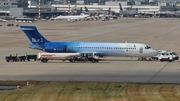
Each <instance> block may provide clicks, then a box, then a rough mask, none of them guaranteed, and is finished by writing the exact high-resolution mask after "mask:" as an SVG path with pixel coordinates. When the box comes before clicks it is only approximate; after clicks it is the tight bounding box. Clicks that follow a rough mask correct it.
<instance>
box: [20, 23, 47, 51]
mask: <svg viewBox="0 0 180 101" xmlns="http://www.w3.org/2000/svg"><path fill="white" fill-rule="evenodd" d="M20 28H21V30H23V31H24V33H25V34H26V36H27V37H28V38H29V40H30V41H31V43H32V45H31V47H30V48H36V49H43V48H44V43H45V42H50V41H48V40H46V39H45V38H44V37H43V36H42V35H41V34H40V33H39V32H38V30H37V28H36V27H35V26H20Z"/></svg>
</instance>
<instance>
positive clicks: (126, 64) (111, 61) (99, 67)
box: [0, 18, 180, 83]
mask: <svg viewBox="0 0 180 101" xmlns="http://www.w3.org/2000/svg"><path fill="white" fill-rule="evenodd" d="M8 23H13V24H16V23H15V22H14V21H10V22H1V23H0V24H1V25H2V26H0V30H1V32H0V80H40V81H89V82H128V83H180V79H179V78H180V66H179V65H180V62H178V61H174V62H160V61H137V58H134V57H133V58H131V57H109V58H103V60H104V61H100V62H99V63H90V62H88V63H69V62H68V61H65V62H62V61H49V62H48V63H41V62H40V61H30V62H6V61H5V56H6V55H10V54H12V55H15V54H16V53H18V54H19V55H23V54H26V53H27V54H37V53H38V52H41V51H38V50H33V49H29V48H28V45H29V44H31V43H30V41H29V40H28V38H27V37H26V36H25V34H24V33H23V32H22V31H21V30H18V29H19V27H15V26H14V27H8V26H7V24H8ZM179 23H180V20H179V19H177V18H119V19H118V20H111V21H100V20H99V21H79V22H75V23H68V22H67V21H38V22H34V23H19V24H20V25H33V26H36V27H37V28H38V29H39V31H40V33H41V34H43V35H44V36H45V37H46V38H47V39H48V40H50V41H85V42H119V43H123V42H128V43H144V44H147V45H149V46H151V47H152V48H154V49H156V50H172V51H175V52H177V53H178V54H179V53H180V47H179V46H180V41H179V39H180V34H179V33H180V24H179Z"/></svg>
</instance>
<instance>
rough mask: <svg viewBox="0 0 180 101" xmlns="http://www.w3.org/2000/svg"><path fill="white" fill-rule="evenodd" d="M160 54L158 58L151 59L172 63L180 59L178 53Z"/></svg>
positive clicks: (167, 51)
mask: <svg viewBox="0 0 180 101" xmlns="http://www.w3.org/2000/svg"><path fill="white" fill-rule="evenodd" d="M158 52H159V54H158V55H157V56H154V57H151V58H152V59H153V60H160V61H169V62H172V61H174V60H178V59H179V56H178V55H177V54H176V52H172V51H170V50H159V51H158Z"/></svg>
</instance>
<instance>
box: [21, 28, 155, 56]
mask: <svg viewBox="0 0 180 101" xmlns="http://www.w3.org/2000/svg"><path fill="white" fill-rule="evenodd" d="M20 28H21V30H23V31H24V33H25V34H26V36H27V37H28V38H29V40H30V41H31V43H32V44H30V45H29V48H32V49H38V50H42V51H45V52H49V53H94V52H96V53H98V54H99V56H120V57H152V56H156V55H158V51H156V50H154V49H152V48H151V47H149V46H148V45H145V44H141V43H97V42H51V41H49V40H47V39H46V38H44V37H43V36H42V35H41V34H40V33H39V32H38V30H37V28H36V27H35V26H20Z"/></svg>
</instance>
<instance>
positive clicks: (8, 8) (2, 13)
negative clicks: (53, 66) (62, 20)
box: [0, 0, 180, 18]
mask: <svg viewBox="0 0 180 101" xmlns="http://www.w3.org/2000/svg"><path fill="white" fill-rule="evenodd" d="M38 1H39V0H0V17H7V16H8V17H9V16H10V17H21V16H28V17H38V13H39V9H40V11H41V17H42V18H45V17H52V16H58V15H64V14H67V13H68V11H69V10H71V11H72V10H73V11H74V12H75V13H81V11H83V10H84V7H87V8H88V9H89V10H108V9H109V8H111V10H112V11H115V12H116V13H119V3H121V5H122V7H123V9H129V8H132V9H137V10H138V12H139V13H158V12H162V11H174V8H173V5H176V10H180V0H69V1H70V3H68V0H41V5H40V8H39V6H38V5H39V4H38Z"/></svg>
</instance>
